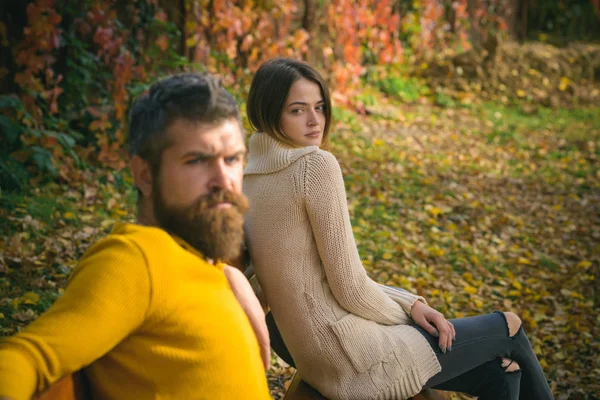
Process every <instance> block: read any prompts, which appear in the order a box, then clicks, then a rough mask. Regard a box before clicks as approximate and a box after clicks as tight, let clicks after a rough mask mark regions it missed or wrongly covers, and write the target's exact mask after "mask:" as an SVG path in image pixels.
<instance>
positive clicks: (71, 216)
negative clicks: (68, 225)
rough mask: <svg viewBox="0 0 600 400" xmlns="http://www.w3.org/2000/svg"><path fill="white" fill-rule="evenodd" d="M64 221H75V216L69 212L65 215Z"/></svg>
mask: <svg viewBox="0 0 600 400" xmlns="http://www.w3.org/2000/svg"><path fill="white" fill-rule="evenodd" d="M63 217H64V219H73V218H75V214H73V213H72V212H71V211H67V212H66V213H64V214H63Z"/></svg>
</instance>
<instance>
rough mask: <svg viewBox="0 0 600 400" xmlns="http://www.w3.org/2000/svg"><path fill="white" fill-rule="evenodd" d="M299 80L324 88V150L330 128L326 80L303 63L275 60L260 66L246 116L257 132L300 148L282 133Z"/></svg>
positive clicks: (283, 59)
mask: <svg viewBox="0 0 600 400" xmlns="http://www.w3.org/2000/svg"><path fill="white" fill-rule="evenodd" d="M299 79H307V80H309V81H311V82H314V83H316V84H317V85H319V87H320V88H321V96H323V102H324V103H325V111H324V113H325V129H324V131H323V140H322V142H321V147H324V148H326V147H327V144H328V143H329V128H330V127H331V98H330V96H329V89H328V88H327V84H326V83H325V79H323V77H322V76H321V74H320V73H319V72H318V71H317V70H316V69H314V68H313V67H311V66H310V65H308V64H307V63H305V62H304V61H299V60H294V59H291V58H276V59H273V60H270V61H267V62H266V63H264V64H263V65H261V66H260V68H259V69H258V71H256V75H254V79H252V85H251V86H250V93H249V95H248V103H247V114H248V120H249V121H250V126H251V127H252V129H254V130H255V131H257V132H264V133H267V134H269V135H271V136H272V137H273V138H275V139H277V140H279V141H280V142H283V143H285V144H287V145H289V146H292V147H298V145H297V144H296V143H294V142H293V141H292V140H290V139H289V138H288V137H287V136H286V135H285V133H283V132H282V131H281V127H280V124H279V122H280V120H281V114H282V111H283V107H284V105H285V100H286V99H287V96H288V93H289V92H290V88H291V87H292V84H293V83H294V82H296V81H297V80H299Z"/></svg>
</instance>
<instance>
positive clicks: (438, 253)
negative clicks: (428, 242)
mask: <svg viewBox="0 0 600 400" xmlns="http://www.w3.org/2000/svg"><path fill="white" fill-rule="evenodd" d="M427 251H428V252H429V254H431V255H432V256H434V257H441V256H443V255H444V250H442V249H440V248H439V247H437V246H431V247H429V248H428V249H427Z"/></svg>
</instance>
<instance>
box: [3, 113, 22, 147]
mask: <svg viewBox="0 0 600 400" xmlns="http://www.w3.org/2000/svg"><path fill="white" fill-rule="evenodd" d="M0 131H2V132H3V133H4V136H5V137H6V138H7V139H8V143H9V144H13V143H14V142H15V141H16V140H17V139H18V138H19V136H20V135H21V132H23V128H22V127H21V125H19V124H17V123H16V122H15V121H13V120H12V119H11V118H8V117H7V116H6V115H0Z"/></svg>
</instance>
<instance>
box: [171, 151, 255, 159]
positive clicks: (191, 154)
mask: <svg viewBox="0 0 600 400" xmlns="http://www.w3.org/2000/svg"><path fill="white" fill-rule="evenodd" d="M246 153H248V150H246V149H239V150H237V151H235V152H234V153H232V154H228V155H226V156H225V157H233V156H238V155H246ZM219 155H220V154H218V153H210V152H204V151H198V150H192V151H188V152H186V153H184V154H183V155H182V156H181V158H204V159H210V158H216V157H218V156H219Z"/></svg>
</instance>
